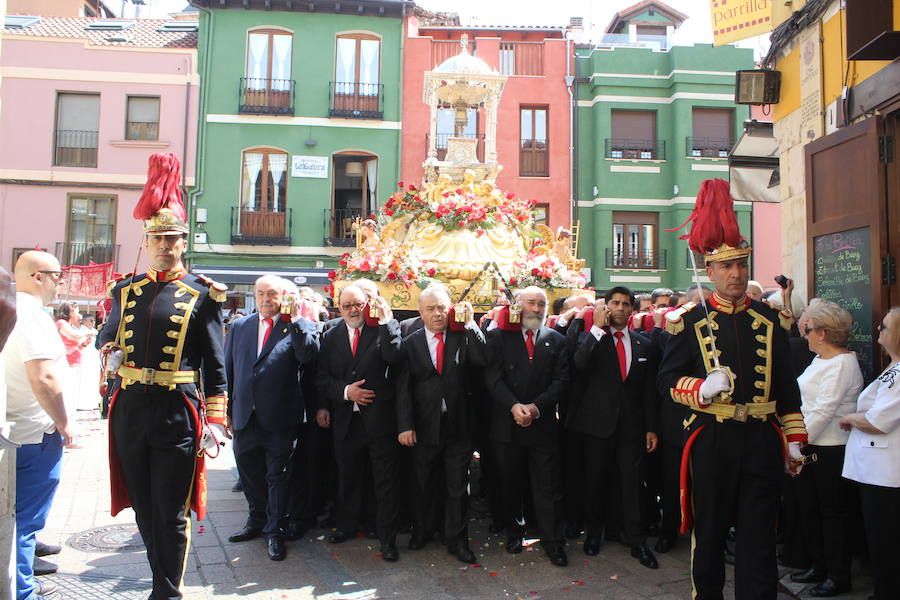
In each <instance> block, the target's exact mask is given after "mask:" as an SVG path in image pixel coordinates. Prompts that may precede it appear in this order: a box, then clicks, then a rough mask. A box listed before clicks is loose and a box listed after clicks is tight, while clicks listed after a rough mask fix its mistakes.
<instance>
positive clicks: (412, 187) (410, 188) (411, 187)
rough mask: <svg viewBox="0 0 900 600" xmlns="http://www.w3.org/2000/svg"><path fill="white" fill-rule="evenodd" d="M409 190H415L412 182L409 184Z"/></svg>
mask: <svg viewBox="0 0 900 600" xmlns="http://www.w3.org/2000/svg"><path fill="white" fill-rule="evenodd" d="M409 191H411V192H414V191H416V186H414V185H413V184H409Z"/></svg>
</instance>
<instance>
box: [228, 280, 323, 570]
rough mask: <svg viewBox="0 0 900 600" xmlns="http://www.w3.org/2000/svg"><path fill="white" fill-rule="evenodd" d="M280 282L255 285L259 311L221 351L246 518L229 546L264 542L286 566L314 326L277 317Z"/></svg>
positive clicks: (314, 344)
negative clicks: (295, 460) (303, 384)
mask: <svg viewBox="0 0 900 600" xmlns="http://www.w3.org/2000/svg"><path fill="white" fill-rule="evenodd" d="M283 294H284V282H283V281H282V280H281V278H279V277H276V276H274V275H264V276H262V277H260V278H259V279H257V280H256V285H255V296H256V306H257V308H258V311H259V312H257V313H256V314H252V315H249V316H247V317H243V318H241V319H239V320H237V321H236V322H235V323H234V325H233V326H232V328H231V333H230V334H229V335H228V343H227V344H226V346H225V373H226V376H227V379H228V395H229V397H231V398H234V401H233V402H231V403H230V404H229V406H228V420H229V423H230V424H231V427H232V429H233V430H234V457H235V461H236V462H237V466H238V471H239V472H240V475H241V484H242V486H243V490H244V495H245V496H246V497H247V504H248V505H249V509H250V514H249V516H248V518H247V523H246V525H244V528H243V529H241V530H240V531H239V532H237V533H235V534H234V535H232V536H231V537H229V538H228V541H230V542H243V541H245V540H249V539H253V538H255V537H256V536H257V535H259V534H260V532H261V533H263V534H265V536H266V541H267V545H268V554H269V558H270V559H272V560H284V557H285V548H284V538H283V535H284V531H285V527H286V525H287V523H286V522H285V520H286V516H287V514H288V512H289V499H290V474H291V469H290V463H291V454H292V452H293V449H294V445H295V443H296V441H297V434H298V432H299V430H300V425H301V423H302V421H303V393H302V391H301V387H300V378H301V377H305V378H309V377H311V376H312V373H311V372H307V368H308V367H311V366H312V365H313V364H314V361H315V359H316V354H317V352H318V336H317V333H316V328H315V325H314V324H313V323H312V322H310V321H308V320H306V319H304V318H302V317H297V318H296V319H295V320H293V321H291V319H290V314H286V315H283V317H287V319H284V318H282V315H280V314H279V313H280V309H281V303H282V296H283Z"/></svg>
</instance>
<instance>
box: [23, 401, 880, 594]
mask: <svg viewBox="0 0 900 600" xmlns="http://www.w3.org/2000/svg"><path fill="white" fill-rule="evenodd" d="M80 420H81V423H80V425H81V432H82V434H83V436H82V437H81V438H80V443H81V444H82V446H83V447H82V448H80V449H75V450H67V451H66V453H65V458H64V461H65V463H64V466H63V475H62V482H61V484H60V489H59V492H58V493H57V496H56V501H55V503H54V507H53V510H52V512H51V515H50V519H49V521H48V524H47V528H46V530H45V531H44V532H43V533H42V534H41V535H40V538H41V539H42V540H43V541H45V542H48V543H54V544H56V543H58V544H61V545H63V552H62V553H61V554H59V555H57V556H55V557H51V558H52V559H53V560H54V561H55V562H57V563H58V564H59V573H57V574H56V575H52V576H48V577H46V578H45V579H48V580H52V581H54V582H55V583H57V584H58V586H59V589H60V591H59V592H58V593H57V594H55V595H53V596H51V597H50V598H53V599H54V600H75V599H79V600H80V599H89V600H98V599H104V600H105V599H110V600H132V599H135V600H137V599H141V600H143V599H144V598H146V597H147V596H148V595H149V589H150V586H149V578H150V568H149V566H148V564H147V560H146V556H145V553H144V552H143V550H135V549H132V550H131V551H122V552H102V551H99V550H92V551H83V550H77V549H76V548H75V547H73V546H72V545H71V544H76V545H80V544H77V542H76V540H75V539H74V538H75V536H77V534H79V533H83V532H85V531H87V530H90V529H93V528H97V527H108V526H111V525H122V526H128V525H133V523H134V514H133V513H132V512H131V511H130V510H128V511H124V512H123V513H120V514H119V515H118V516H117V517H115V518H113V517H111V516H110V514H109V480H108V475H107V455H106V451H107V445H106V444H107V440H106V422H105V421H100V420H99V419H98V418H97V416H96V414H95V413H90V412H87V413H85V412H82V413H80ZM207 464H208V469H209V471H208V474H209V513H208V517H207V519H206V520H204V521H202V522H194V523H193V527H192V544H191V552H190V557H189V560H188V567H187V571H186V574H185V581H184V586H183V591H184V594H185V599H186V600H207V599H212V598H226V599H238V598H241V599H249V600H281V599H286V598H288V599H298V600H301V599H310V600H311V599H317V600H339V599H346V600H370V599H374V598H398V599H410V600H418V599H423V598H427V599H429V600H455V599H486V600H487V599H495V598H496V599H503V598H510V599H517V598H518V599H523V600H527V599H535V600H538V599H565V600H584V599H588V598H591V599H598V598H602V599H609V600H639V599H641V600H642V599H649V598H652V599H653V600H687V599H689V598H690V596H691V594H690V589H691V586H690V579H689V573H688V564H689V553H688V547H687V546H688V544H687V543H685V540H682V543H681V544H680V545H679V546H678V547H677V548H676V549H675V550H674V551H673V552H671V553H669V554H665V555H657V558H658V560H659V563H660V568H659V569H658V570H650V569H646V568H644V567H641V566H640V565H639V564H638V562H637V560H635V559H633V558H631V556H630V554H629V551H628V549H627V548H625V547H623V546H621V545H619V544H617V543H606V544H605V545H604V546H602V547H601V550H600V554H599V555H598V556H596V557H588V556H586V555H585V554H583V553H582V552H581V543H580V542H578V541H576V542H569V546H568V548H567V551H568V554H569V561H570V566H569V567H568V568H559V567H555V566H553V565H551V564H550V563H549V561H548V560H547V558H546V556H545V555H544V553H543V552H542V551H541V550H540V549H539V548H538V547H533V548H532V547H529V548H527V549H526V552H523V553H522V554H520V555H517V556H514V555H509V554H507V553H506V552H505V551H504V549H503V543H504V539H503V537H502V536H500V535H492V534H490V533H488V531H487V522H486V521H481V520H473V521H472V522H471V523H470V534H471V537H472V540H473V543H472V549H473V551H475V553H476V555H477V556H478V558H479V560H480V566H478V567H466V566H464V565H462V564H461V563H459V562H457V561H456V560H455V559H454V558H453V557H451V556H450V555H448V554H447V552H446V551H445V550H444V549H443V548H442V547H440V546H438V545H437V544H434V543H433V544H430V545H429V546H427V547H426V548H425V549H424V550H420V551H418V552H411V551H408V550H405V545H406V543H407V541H408V536H406V535H401V536H400V538H399V540H398V548H399V549H400V561H399V562H397V563H394V564H388V563H385V562H384V561H382V560H381V559H380V558H379V556H378V543H377V541H374V540H369V539H365V538H360V539H356V540H351V541H348V542H345V543H344V544H339V545H331V544H328V543H327V542H325V541H324V537H325V535H326V534H327V533H328V532H327V531H326V530H324V529H316V530H312V531H310V532H308V533H307V535H306V536H305V537H304V538H302V539H301V540H298V541H296V542H288V544H287V549H288V556H287V559H286V560H285V561H284V562H280V563H276V562H272V561H270V560H268V558H267V557H266V550H265V541H264V540H262V539H256V540H252V541H249V542H244V543H241V544H231V543H228V541H227V538H228V536H229V535H230V534H231V533H234V532H235V531H236V530H238V529H239V528H240V527H241V526H242V525H243V523H244V519H245V518H246V512H245V511H246V504H245V501H244V498H243V496H242V495H241V494H237V493H233V492H231V491H230V490H231V486H232V485H233V484H234V475H233V472H234V470H233V467H234V461H233V459H232V455H231V451H230V448H228V447H226V449H225V450H224V451H223V453H222V455H221V456H220V457H219V458H217V459H216V460H213V461H209V462H208V463H207ZM129 531H131V530H129V529H128V528H127V527H126V529H125V532H124V534H122V535H124V538H127V537H128V535H129ZM785 573H786V571H783V572H782V574H785ZM731 574H732V573H731V569H730V568H729V569H728V574H727V576H728V578H729V580H730V578H731ZM783 582H784V583H785V584H786V585H787V586H788V587H793V591H794V592H800V591H801V590H802V589H803V586H797V585H795V584H791V583H790V581H789V579H788V578H787V577H784V578H783ZM855 584H856V590H855V592H854V593H853V594H851V595H846V596H842V597H843V598H854V599H859V600H865V599H866V598H867V597H868V595H869V594H870V593H871V583H870V581H869V580H868V579H867V578H863V577H861V576H860V577H857V579H856V581H855ZM729 585H730V584H729ZM789 597H790V596H789V595H787V594H784V595H781V596H780V599H781V598H785V599H786V598H789ZM800 597H804V596H803V594H801V596H800ZM726 598H733V594H732V593H731V592H730V591H729V592H727V593H726Z"/></svg>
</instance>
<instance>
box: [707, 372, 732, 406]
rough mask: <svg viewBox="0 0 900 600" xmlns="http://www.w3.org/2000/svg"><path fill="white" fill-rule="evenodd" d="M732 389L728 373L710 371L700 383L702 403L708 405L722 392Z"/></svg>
mask: <svg viewBox="0 0 900 600" xmlns="http://www.w3.org/2000/svg"><path fill="white" fill-rule="evenodd" d="M730 391H731V381H729V380H728V374H727V373H725V371H719V370H714V371H710V372H709V373H708V374H707V375H706V379H704V380H703V383H702V384H700V404H701V405H703V406H706V405H707V404H709V403H710V402H712V399H713V398H715V397H716V396H718V395H719V394H721V393H722V392H730Z"/></svg>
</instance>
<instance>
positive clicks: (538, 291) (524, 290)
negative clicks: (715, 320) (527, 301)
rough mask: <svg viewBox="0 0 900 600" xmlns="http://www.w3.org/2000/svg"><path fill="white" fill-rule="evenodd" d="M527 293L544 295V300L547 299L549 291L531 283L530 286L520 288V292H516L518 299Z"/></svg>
mask: <svg viewBox="0 0 900 600" xmlns="http://www.w3.org/2000/svg"><path fill="white" fill-rule="evenodd" d="M525 294H540V295H541V296H543V297H544V301H546V300H547V292H546V291H545V290H544V288H542V287H538V286H536V285H529V286H528V287H526V288H522V289H521V290H519V293H518V294H516V299H519V298H520V297H521V296H523V295H525Z"/></svg>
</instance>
